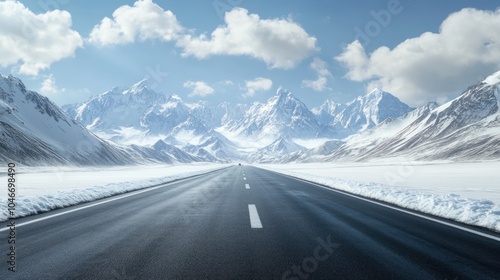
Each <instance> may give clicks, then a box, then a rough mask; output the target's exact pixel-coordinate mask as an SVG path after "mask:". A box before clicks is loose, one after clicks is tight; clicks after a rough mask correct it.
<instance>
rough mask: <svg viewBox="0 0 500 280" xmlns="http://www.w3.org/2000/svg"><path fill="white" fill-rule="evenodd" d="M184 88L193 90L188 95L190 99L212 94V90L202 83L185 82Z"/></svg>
mask: <svg viewBox="0 0 500 280" xmlns="http://www.w3.org/2000/svg"><path fill="white" fill-rule="evenodd" d="M184 87H185V88H191V89H193V91H192V92H191V93H190V94H189V96H190V97H193V96H207V95H210V94H212V93H214V89H213V88H212V87H211V86H209V85H208V84H207V83H205V82H203V81H197V82H193V81H187V82H185V83H184Z"/></svg>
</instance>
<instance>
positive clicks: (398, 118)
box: [0, 71, 500, 165]
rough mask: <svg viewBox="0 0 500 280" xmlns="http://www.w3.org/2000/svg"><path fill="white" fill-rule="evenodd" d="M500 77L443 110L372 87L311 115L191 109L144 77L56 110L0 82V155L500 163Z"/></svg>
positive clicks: (272, 107)
mask: <svg viewBox="0 0 500 280" xmlns="http://www.w3.org/2000/svg"><path fill="white" fill-rule="evenodd" d="M499 92H500V71H499V72H496V73H494V74H492V75H491V76H489V77H488V78H486V79H485V80H484V81H482V82H479V83H478V84H476V85H473V86H471V87H469V88H468V89H467V90H466V91H465V92H464V93H462V94H461V95H460V96H459V97H457V98H455V99H454V100H451V101H450V102H447V103H445V104H443V105H441V106H439V105H438V104H436V103H429V104H427V105H425V106H422V107H420V108H411V107H409V106H408V105H406V104H405V103H403V102H401V101H400V100H399V99H398V98H396V97H395V96H393V95H392V94H390V93H388V92H385V91H382V90H379V89H375V90H373V91H372V92H370V93H368V94H366V95H363V96H360V97H358V98H356V99H354V100H352V101H351V102H348V103H347V104H338V103H335V102H333V101H331V100H326V101H325V102H324V103H323V104H322V105H321V106H319V107H317V108H313V109H309V108H307V106H306V105H305V104H304V103H303V102H302V101H300V100H299V99H297V98H296V97H295V96H294V95H293V94H292V93H291V92H289V91H288V90H286V89H284V88H281V87H280V88H279V89H278V90H277V92H276V94H275V95H274V96H272V97H271V98H270V99H269V100H267V101H266V102H264V103H254V104H252V105H246V104H237V105H234V104H230V103H227V102H225V103H220V104H210V103H208V102H205V101H199V102H197V103H188V102H185V101H183V100H182V99H181V98H180V97H179V96H177V95H170V96H167V95H164V94H160V93H157V92H155V91H154V90H152V89H151V87H150V86H149V84H148V82H147V81H146V80H143V81H140V82H138V83H136V84H134V85H132V86H131V87H129V88H122V89H120V88H113V89H111V90H109V91H107V92H104V93H102V94H100V95H97V96H95V97H93V98H91V99H90V100H88V101H87V102H84V103H82V104H73V105H66V106H63V107H62V109H60V108H58V107H57V106H56V105H55V104H54V103H52V102H51V101H50V100H48V99H47V98H46V97H43V96H41V95H39V94H38V93H36V92H33V91H29V90H27V89H26V88H25V86H24V84H23V83H22V82H21V81H20V80H19V79H17V78H15V77H13V76H8V77H5V76H1V78H0V137H1V138H2V142H1V143H0V157H1V158H2V159H3V160H16V161H17V162H22V163H24V164H31V165H36V164H40V163H42V164H80V165H82V164H85V165H109V164H137V163H143V162H165V163H175V162H182V163H188V162H200V161H207V162H231V161H236V160H237V161H250V162H310V161H320V162H322V161H340V160H342V161H345V160H348V161H359V160H373V159H377V158H390V157H405V158H408V159H411V160H412V159H416V160H437V159H451V160H474V159H498V158H500V154H499V152H498V151H499V148H500V125H499V123H500V113H499V104H500V99H499V98H500V93H499Z"/></svg>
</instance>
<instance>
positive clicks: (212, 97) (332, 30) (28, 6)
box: [0, 0, 500, 107]
mask: <svg viewBox="0 0 500 280" xmlns="http://www.w3.org/2000/svg"><path fill="white" fill-rule="evenodd" d="M466 8H468V9H466ZM498 8H499V4H498V1H496V0H491V1H486V0H483V1H472V0H469V1H466V0H454V1H415V0H414V1H412V0H372V1H361V0H357V1H328V0H318V1H303V0H272V1H263V0H215V1H212V0H206V1H201V0H200V1H194V0H191V1H189V0H186V1H173V0H168V1H167V0H156V1H153V0H139V1H123V0H120V1H118V0H109V1H97V0H88V1H76V0H40V1H2V2H0V42H4V43H3V44H0V72H1V73H2V74H4V75H7V74H13V75H15V76H18V77H20V78H21V79H23V81H24V82H25V83H26V85H27V86H28V88H30V89H33V90H36V91H38V92H40V93H42V94H44V95H46V96H48V97H49V98H51V99H52V100H54V101H55V102H56V103H57V104H59V105H62V104H67V103H74V102H82V101H85V100H87V99H88V98H89V97H90V96H91V95H97V94H100V93H102V92H104V91H106V90H109V89H110V88H112V87H114V86H118V87H126V86H130V85H132V84H134V83H135V82H138V81H140V80H142V79H144V78H148V80H149V81H150V84H151V86H152V87H153V88H154V89H155V90H157V91H158V92H162V93H165V94H178V95H180V96H181V97H182V98H183V99H184V100H186V101H190V102H194V101H197V100H200V99H202V100H208V101H211V102H220V101H230V102H233V103H240V102H244V103H250V102H253V101H264V100H266V99H268V98H269V97H271V96H272V95H273V94H275V92H276V90H277V88H278V87H280V86H282V87H284V88H287V89H289V90H291V91H292V92H293V93H294V94H295V95H296V96H297V97H298V98H300V99H301V100H302V101H304V102H305V103H306V105H308V106H309V107H314V106H318V105H320V104H321V103H322V102H323V101H324V100H326V99H327V98H328V99H331V100H334V101H336V102H342V103H344V102H347V101H349V100H351V99H353V98H355V97H356V96H358V95H361V94H365V93H366V92H368V91H370V90H371V89H373V88H375V87H379V88H382V89H384V90H387V91H389V92H391V93H393V94H394V95H396V96H398V97H399V98H400V99H401V100H403V101H405V102H406V103H408V104H410V105H412V106H418V105H422V104H424V103H426V102H429V101H438V102H441V103H442V102H444V101H446V100H449V99H450V98H453V97H455V96H456V95H457V94H459V93H460V92H461V91H462V90H464V89H465V88H466V87H467V86H468V85H470V84H472V83H475V82H477V81H479V80H481V79H482V78H484V77H485V76H486V75H488V74H490V73H492V72H494V71H496V70H499V69H500V32H499V26H500V10H498Z"/></svg>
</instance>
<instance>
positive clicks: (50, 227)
mask: <svg viewBox="0 0 500 280" xmlns="http://www.w3.org/2000/svg"><path fill="white" fill-rule="evenodd" d="M23 224H24V225H23ZM16 225H17V227H16V246H17V247H16V272H15V273H12V272H10V271H8V270H7V264H6V263H7V258H8V256H7V253H8V252H9V251H8V250H9V248H8V247H7V245H8V244H7V232H8V231H6V229H7V223H2V231H1V232H0V237H1V240H2V241H1V243H0V250H1V251H0V252H1V256H3V257H1V258H2V262H1V265H0V279H116V280H118V279H443V280H444V279H450V280H453V279H495V278H496V279H498V278H499V277H500V241H499V240H500V238H499V237H500V235H499V234H495V233H491V232H488V231H485V230H481V229H475V228H473V227H466V226H464V227H465V228H466V229H470V230H472V231H476V230H477V231H479V232H480V233H483V234H485V235H487V236H483V235H479V234H476V233H474V232H471V231H466V230H462V229H460V228H457V227H451V226H449V225H446V224H443V223H439V222H435V221H433V220H430V219H426V218H422V217H419V216H416V215H412V214H411V213H407V212H402V211H398V210H395V209H393V208H389V207H385V206H383V205H380V204H375V203H371V202H369V201H366V200H362V199H358V198H356V197H354V196H350V195H345V194H343V193H340V192H336V191H332V190H330V189H328V188H325V187H321V186H318V185H315V184H311V183H307V182H304V181H301V180H296V179H294V178H291V177H287V176H283V175H279V174H276V173H273V172H270V171H266V170H262V169H258V168H255V167H250V166H234V167H230V168H226V169H222V170H219V171H215V172H211V173H208V174H205V175H201V176H196V177H193V178H189V179H185V180H181V181H177V182H173V183H169V184H165V185H162V186H159V187H155V188H151V189H147V190H146V191H144V190H142V191H138V192H133V193H128V194H125V195H121V196H116V197H113V198H108V199H104V200H100V201H96V202H93V203H87V204H82V205H78V206H74V207H69V208H65V209H59V210H55V211H51V212H48V213H44V214H40V215H36V216H31V217H27V218H23V219H18V220H16ZM457 225H459V224H457ZM459 227H460V225H459Z"/></svg>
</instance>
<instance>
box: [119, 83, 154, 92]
mask: <svg viewBox="0 0 500 280" xmlns="http://www.w3.org/2000/svg"><path fill="white" fill-rule="evenodd" d="M150 91H152V90H151V89H150V86H149V81H148V80H147V79H144V80H141V81H139V82H138V83H135V84H134V85H132V86H131V87H130V88H128V89H125V90H124V91H123V92H122V94H140V93H144V92H150Z"/></svg>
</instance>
